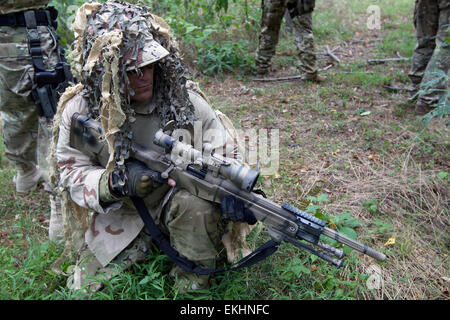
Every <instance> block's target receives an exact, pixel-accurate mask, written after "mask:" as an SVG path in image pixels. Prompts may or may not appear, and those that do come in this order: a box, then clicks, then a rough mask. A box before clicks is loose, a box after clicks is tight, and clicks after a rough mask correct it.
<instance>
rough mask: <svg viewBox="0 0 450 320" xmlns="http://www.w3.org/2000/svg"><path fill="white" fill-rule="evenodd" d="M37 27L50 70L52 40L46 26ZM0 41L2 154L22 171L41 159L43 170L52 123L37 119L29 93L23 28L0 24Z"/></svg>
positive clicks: (30, 77) (30, 79)
mask: <svg viewBox="0 0 450 320" xmlns="http://www.w3.org/2000/svg"><path fill="white" fill-rule="evenodd" d="M38 30H39V33H40V36H41V48H42V49H43V52H44V65H45V66H46V67H48V68H49V70H51V69H52V68H54V66H55V65H56V64H57V62H58V55H57V52H56V46H55V44H56V39H54V37H53V36H52V34H51V33H50V32H49V30H48V28H47V27H42V26H40V27H38ZM0 40H1V41H0V42H1V43H0V114H1V117H2V132H3V138H4V144H5V149H6V157H7V158H8V160H9V161H11V162H12V163H13V164H14V165H15V166H16V168H20V169H23V170H25V171H27V170H30V169H32V168H35V167H36V165H37V164H38V161H41V163H42V166H44V168H43V169H44V171H45V166H46V164H45V163H46V161H45V156H46V155H47V154H48V147H49V145H50V140H51V139H50V137H51V125H52V123H51V121H48V120H46V119H40V120H39V119H38V114H37V110H36V105H35V104H34V101H33V99H32V96H31V88H32V85H33V76H34V70H33V65H32V62H31V57H30V55H29V53H28V45H27V32H26V29H25V28H22V27H18V28H12V27H0ZM39 138H40V139H39ZM39 140H40V141H39ZM38 141H39V143H38ZM38 145H39V147H40V151H41V152H39V154H40V155H41V157H40V158H38Z"/></svg>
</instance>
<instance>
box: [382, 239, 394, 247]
mask: <svg viewBox="0 0 450 320" xmlns="http://www.w3.org/2000/svg"><path fill="white" fill-rule="evenodd" d="M393 244H395V237H390V238H389V240H388V241H387V242H386V243H385V244H384V245H385V246H391V245H393Z"/></svg>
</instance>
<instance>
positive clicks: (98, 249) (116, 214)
mask: <svg viewBox="0 0 450 320" xmlns="http://www.w3.org/2000/svg"><path fill="white" fill-rule="evenodd" d="M189 96H190V100H191V102H192V104H193V105H194V107H195V112H196V116H197V117H198V119H199V121H201V124H202V131H203V133H205V132H208V130H214V133H215V134H214V135H213V137H214V140H210V139H208V135H207V134H206V135H205V134H204V135H203V140H202V141H203V143H211V144H212V145H213V146H216V147H221V146H223V145H224V144H225V143H226V141H227V140H226V139H230V137H229V135H228V134H227V132H226V130H225V128H224V127H223V126H222V124H221V121H220V120H219V118H218V117H217V116H216V113H215V112H214V110H213V109H212V108H211V107H210V106H209V104H208V103H207V102H206V101H205V100H204V99H203V98H202V97H201V96H200V95H199V94H197V93H195V92H193V91H189ZM75 112H78V113H80V114H86V112H87V111H86V101H85V100H84V99H83V97H82V96H81V95H76V96H75V97H74V98H72V99H71V100H69V101H68V102H67V104H66V106H65V109H64V111H63V113H62V117H61V124H60V131H59V139H58V145H57V150H56V156H57V160H58V166H59V167H60V170H61V175H60V178H61V185H62V186H64V187H65V188H67V189H68V190H69V192H70V197H71V199H72V200H73V201H74V202H75V203H76V204H77V205H79V206H81V207H84V208H88V209H90V210H91V211H92V212H93V218H92V222H91V225H90V228H89V229H88V230H87V232H86V234H85V240H86V244H87V248H88V249H87V248H86V249H85V250H84V252H85V253H84V254H83V257H87V256H90V257H92V260H91V261H90V263H87V264H86V268H85V269H83V267H82V266H83V265H84V264H85V263H86V260H83V259H80V260H79V263H78V268H76V269H75V272H78V273H84V272H87V270H90V272H91V273H90V275H91V276H93V271H96V270H97V269H100V268H103V269H102V271H104V272H106V273H107V274H108V275H109V276H111V275H112V274H114V272H113V270H115V267H113V266H112V265H113V264H119V265H123V266H129V265H131V263H132V262H136V261H139V260H142V259H143V258H144V257H145V255H144V253H145V252H146V251H147V250H148V249H149V245H150V243H151V242H150V239H148V238H147V239H146V240H145V241H143V240H142V239H143V237H144V235H143V234H142V230H143V228H144V223H143V221H142V220H141V218H140V216H139V215H138V214H137V212H136V210H135V209H134V207H133V206H132V204H131V203H130V202H129V200H127V199H116V201H114V202H103V201H102V198H107V201H111V198H110V196H108V195H107V194H106V195H104V196H102V194H105V192H104V191H102V186H101V184H102V177H103V173H104V172H105V171H106V169H105V168H103V167H100V166H98V165H97V164H96V163H95V162H94V161H93V159H89V157H87V156H86V155H84V154H83V153H81V152H80V151H78V150H76V149H73V148H71V147H70V144H69V137H70V119H71V116H72V115H73V114H74V113H75ZM159 123H160V120H159V117H158V115H157V113H156V111H155V110H154V106H152V105H151V104H150V105H141V106H139V107H137V113H136V124H135V126H133V128H132V130H133V133H134V134H133V136H134V137H135V141H136V142H137V143H139V144H141V145H143V146H144V147H146V148H148V149H150V150H154V151H158V152H161V151H162V150H161V148H160V147H158V146H155V145H154V144H153V142H152V140H151V139H148V137H153V136H154V134H155V133H156V131H157V130H158V129H159ZM219 133H221V135H219ZM224 139H225V140H224ZM231 141H232V139H231ZM103 190H105V189H103ZM144 200H145V202H146V204H147V207H148V208H149V211H150V212H151V214H152V216H153V218H154V219H155V221H157V222H158V223H159V225H160V227H161V228H162V230H163V231H165V232H166V233H167V234H168V235H170V241H171V244H172V245H173V246H174V247H175V248H176V249H177V250H178V251H179V252H180V253H181V254H183V255H184V256H185V257H187V258H189V259H191V260H192V261H195V262H197V263H199V264H200V265H202V266H204V267H208V268H214V267H215V262H216V259H217V257H218V256H219V251H220V250H221V248H223V247H222V246H221V238H222V234H223V232H224V226H221V221H220V213H219V209H218V206H217V205H216V204H213V203H210V202H207V201H205V200H202V199H200V198H196V197H195V196H193V195H191V194H189V193H187V192H186V191H184V190H178V189H176V188H175V189H173V188H170V187H169V186H161V187H160V188H158V189H157V190H155V191H154V192H153V193H151V194H150V195H149V196H147V197H146V198H145V199H144ZM94 212H95V213H94ZM135 239H137V240H135ZM136 241H138V243H140V244H139V245H137V244H136ZM133 248H134V249H133ZM136 250H137V251H136ZM124 252H125V253H124ZM131 256H133V257H131ZM124 259H125V260H127V261H130V263H129V264H126V263H125V264H124V262H123V260H124ZM111 262H112V264H110V263H111ZM108 265H109V266H108ZM105 267H106V268H105ZM117 270H118V269H116V271H117ZM178 271H180V270H178ZM178 276H179V277H180V273H178ZM190 277H191V279H192V277H193V278H195V279H196V280H197V281H196V285H197V287H198V286H199V284H202V285H204V286H206V285H207V280H208V277H207V276H195V275H190ZM73 279H75V280H71V281H72V283H71V284H70V285H71V286H72V288H77V289H79V288H80V286H81V283H80V280H79V279H80V277H79V276H78V277H76V276H75V277H73Z"/></svg>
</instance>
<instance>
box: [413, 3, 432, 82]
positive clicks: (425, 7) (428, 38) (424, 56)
mask: <svg viewBox="0 0 450 320" xmlns="http://www.w3.org/2000/svg"><path fill="white" fill-rule="evenodd" d="M438 20H439V7H438V0H416V2H415V7H414V27H415V28H416V38H417V44H416V48H415V49H414V52H413V56H412V63H411V69H410V71H409V74H408V76H409V78H410V79H411V82H412V84H413V86H414V87H415V88H417V89H418V88H419V86H420V83H421V81H422V78H423V75H424V73H425V69H426V68H427V65H428V62H429V61H430V59H431V57H432V55H433V51H434V48H435V47H436V42H435V37H436V34H437V31H438Z"/></svg>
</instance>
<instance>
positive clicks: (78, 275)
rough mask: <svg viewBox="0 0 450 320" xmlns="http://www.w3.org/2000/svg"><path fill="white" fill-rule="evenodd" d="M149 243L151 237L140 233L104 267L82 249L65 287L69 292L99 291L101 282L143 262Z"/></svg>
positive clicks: (142, 232)
mask: <svg viewBox="0 0 450 320" xmlns="http://www.w3.org/2000/svg"><path fill="white" fill-rule="evenodd" d="M151 243H152V240H151V237H150V236H149V235H147V234H146V233H145V232H144V231H141V233H139V235H138V236H137V238H136V239H134V240H133V242H131V243H130V244H129V245H128V247H127V248H126V249H125V250H123V251H122V252H121V253H120V254H119V255H118V256H117V257H116V258H114V260H113V261H111V262H110V263H109V264H108V265H107V266H105V267H102V265H101V264H100V262H99V261H98V260H97V258H96V257H95V256H94V254H93V253H92V251H91V250H90V249H89V248H88V247H87V246H86V247H84V248H83V249H82V250H81V252H80V254H79V258H78V260H77V263H76V265H75V266H74V270H73V275H71V276H70V277H69V278H68V280H67V287H68V288H69V289H71V290H80V289H88V290H89V291H91V292H92V291H97V290H99V289H101V287H102V282H103V281H108V280H110V279H111V278H113V277H114V276H117V275H118V274H120V273H121V272H123V271H124V270H126V269H128V268H130V267H131V266H132V265H133V264H134V263H139V262H142V261H144V259H145V257H146V256H147V254H148V251H149V250H150V248H151Z"/></svg>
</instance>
